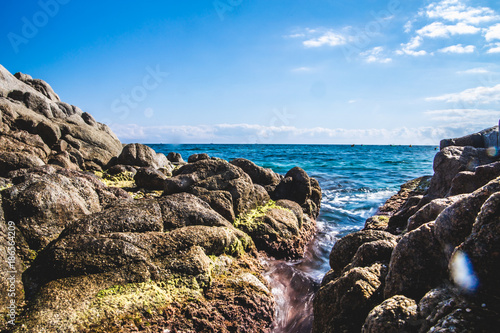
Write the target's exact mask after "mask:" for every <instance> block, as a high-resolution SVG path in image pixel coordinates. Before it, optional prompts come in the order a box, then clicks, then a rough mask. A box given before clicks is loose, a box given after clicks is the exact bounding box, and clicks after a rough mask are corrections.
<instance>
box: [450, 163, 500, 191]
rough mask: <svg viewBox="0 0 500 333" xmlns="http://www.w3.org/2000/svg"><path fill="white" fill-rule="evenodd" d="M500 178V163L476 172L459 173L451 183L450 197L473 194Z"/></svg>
mask: <svg viewBox="0 0 500 333" xmlns="http://www.w3.org/2000/svg"><path fill="white" fill-rule="evenodd" d="M499 176H500V162H494V163H490V164H486V165H480V166H478V167H477V168H476V169H475V170H474V172H472V171H462V172H459V173H458V174H457V175H456V176H455V178H453V180H452V181H451V188H450V192H449V193H448V194H449V195H457V194H462V193H471V192H474V191H475V190H477V189H478V188H480V187H482V186H484V185H486V184H487V183H488V182H490V181H492V180H493V179H495V178H497V177H499Z"/></svg>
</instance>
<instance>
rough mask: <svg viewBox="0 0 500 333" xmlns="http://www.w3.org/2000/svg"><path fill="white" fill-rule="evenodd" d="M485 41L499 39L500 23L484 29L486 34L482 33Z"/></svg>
mask: <svg viewBox="0 0 500 333" xmlns="http://www.w3.org/2000/svg"><path fill="white" fill-rule="evenodd" d="M484 38H486V41H488V42H491V41H492V40H495V39H500V23H498V24H495V25H493V26H491V27H489V28H488V30H486V34H485V35H484Z"/></svg>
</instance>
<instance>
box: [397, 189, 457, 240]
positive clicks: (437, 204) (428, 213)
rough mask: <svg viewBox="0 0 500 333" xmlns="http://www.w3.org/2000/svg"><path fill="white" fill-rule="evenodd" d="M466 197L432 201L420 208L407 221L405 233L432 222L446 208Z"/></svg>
mask: <svg viewBox="0 0 500 333" xmlns="http://www.w3.org/2000/svg"><path fill="white" fill-rule="evenodd" d="M464 196H466V195H455V196H452V197H447V198H440V199H434V200H432V201H431V202H429V203H428V204H426V205H424V206H423V207H422V208H420V209H419V210H418V211H417V212H416V213H415V214H413V215H412V216H410V218H409V219H408V225H407V228H406V229H407V231H412V230H415V229H417V228H418V227H420V226H421V225H422V224H426V223H428V222H432V221H434V220H435V219H436V218H437V217H438V216H439V214H441V212H442V211H443V210H445V209H446V208H447V207H449V206H451V205H452V204H454V203H455V202H457V201H459V200H460V199H462V198H464Z"/></svg>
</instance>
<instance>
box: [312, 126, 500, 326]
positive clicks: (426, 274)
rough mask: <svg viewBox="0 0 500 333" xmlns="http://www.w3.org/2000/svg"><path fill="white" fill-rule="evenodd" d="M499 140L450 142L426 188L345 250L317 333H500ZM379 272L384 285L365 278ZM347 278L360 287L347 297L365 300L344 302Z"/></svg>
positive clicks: (406, 195) (327, 282) (404, 192)
mask: <svg viewBox="0 0 500 333" xmlns="http://www.w3.org/2000/svg"><path fill="white" fill-rule="evenodd" d="M497 138H498V128H496V127H495V128H492V129H488V130H485V131H482V132H480V133H476V134H474V135H471V136H468V137H464V138H458V139H450V140H446V141H442V143H441V151H440V152H438V153H437V155H436V157H435V160H434V171H435V173H434V176H433V177H432V179H431V180H430V182H429V179H427V180H426V183H427V185H426V186H416V187H415V186H409V184H412V183H413V184H416V183H421V184H425V183H422V179H420V180H414V181H411V182H409V183H407V184H405V185H404V186H402V188H401V191H400V192H399V193H398V194H397V195H395V196H393V197H392V198H391V199H389V200H388V201H387V202H386V204H385V205H384V206H383V207H381V208H380V209H379V212H378V213H377V215H376V216H374V217H372V218H370V219H368V220H367V222H366V224H365V228H364V230H362V231H359V232H356V233H353V234H350V235H347V236H345V237H343V238H342V239H340V240H339V241H337V243H336V244H335V245H334V247H333V249H332V252H331V256H330V266H331V268H332V269H331V270H330V271H329V272H328V273H327V274H326V275H325V277H324V278H323V281H322V285H321V288H320V290H319V291H318V293H317V295H316V299H315V302H314V329H313V331H314V332H329V331H337V330H338V331H349V332H359V331H362V332H451V331H453V332H472V331H474V332H491V331H496V330H497V328H498V325H499V324H500V321H499V319H498V318H499V317H498V313H499V312H500V305H499V304H500V302H499V300H500V293H499V292H498V285H497V280H498V276H499V274H500V260H499V256H498V252H499V251H500V237H499V236H498V235H499V233H500V229H499V227H498V225H499V223H498V221H499V218H500V213H499V212H500V185H499V184H500V174H499V170H500V169H499V168H500V167H499V166H498V163H499V162H497V160H498V159H499V157H498V155H497V154H496V152H497V150H496V149H493V148H492V147H493V146H495V145H496V144H497V141H495V140H497ZM418 187H420V190H418V191H416V192H413V190H412V188H414V189H417V188H418ZM386 234H389V235H391V234H394V235H392V237H391V236H389V237H386ZM396 235H397V236H396ZM369 265H372V266H369ZM373 265H382V266H381V267H385V266H384V265H387V267H386V268H385V269H384V270H383V272H384V273H383V274H379V275H378V276H377V277H376V278H375V277H373V278H370V279H368V278H367V275H366V274H361V275H359V268H360V267H363V268H364V269H366V267H373ZM356 274H358V275H356ZM347 276H354V277H355V278H354V279H353V281H351V282H349V284H348V285H347V286H348V287H345V286H344V288H345V289H344V292H345V293H346V294H352V293H353V292H355V291H356V290H358V288H361V286H363V287H364V289H363V290H364V293H363V294H361V293H360V294H359V295H358V296H357V298H356V299H352V298H350V297H349V298H348V297H346V298H345V299H341V298H340V297H339V296H338V293H339V291H338V290H340V289H339V288H340V286H341V285H342V283H345V281H346V277H347ZM341 281H342V282H341ZM368 281H370V282H368ZM373 281H379V283H373ZM375 290H376V291H375ZM375 303H376V304H375ZM354 305H355V306H354ZM345 309H348V310H347V311H346V310H345ZM340 315H341V317H340ZM346 318H347V320H346Z"/></svg>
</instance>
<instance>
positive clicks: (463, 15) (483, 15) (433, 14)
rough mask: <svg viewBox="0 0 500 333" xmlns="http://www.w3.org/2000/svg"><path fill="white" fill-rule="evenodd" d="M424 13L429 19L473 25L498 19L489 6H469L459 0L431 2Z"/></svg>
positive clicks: (499, 17)
mask: <svg viewBox="0 0 500 333" xmlns="http://www.w3.org/2000/svg"><path fill="white" fill-rule="evenodd" d="M425 15H426V16H427V17H428V18H430V19H443V20H446V21H450V22H463V23H468V24H475V25H477V24H480V23H484V22H492V21H496V20H499V19H500V16H499V15H498V14H497V13H496V12H495V11H494V10H493V9H491V8H489V7H471V6H467V5H466V4H465V3H464V1H461V0H443V1H438V2H435V3H432V4H430V5H429V6H427V8H426V10H425Z"/></svg>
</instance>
